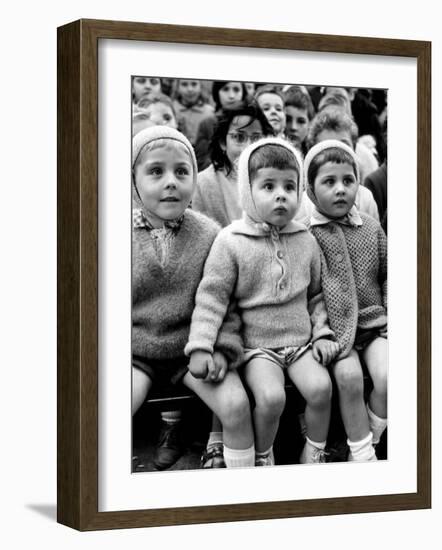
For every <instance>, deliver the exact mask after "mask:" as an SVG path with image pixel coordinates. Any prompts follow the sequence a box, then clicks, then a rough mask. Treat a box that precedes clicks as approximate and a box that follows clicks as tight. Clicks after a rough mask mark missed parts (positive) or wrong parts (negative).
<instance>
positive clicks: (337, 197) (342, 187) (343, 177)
mask: <svg viewBox="0 0 442 550" xmlns="http://www.w3.org/2000/svg"><path fill="white" fill-rule="evenodd" d="M313 190H314V193H315V196H316V199H317V201H318V204H319V207H320V210H321V211H322V212H324V214H326V215H327V216H329V217H330V218H342V216H345V215H346V214H347V212H348V211H349V210H350V208H351V207H352V206H353V205H354V202H355V199H356V193H357V191H358V182H357V180H356V176H355V173H354V169H353V166H352V165H351V164H348V163H346V162H345V163H339V164H338V163H336V162H326V163H325V164H323V165H322V166H321V167H320V168H319V170H318V173H317V175H316V178H315V181H314V184H313Z"/></svg>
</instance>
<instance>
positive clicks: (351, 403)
mask: <svg viewBox="0 0 442 550" xmlns="http://www.w3.org/2000/svg"><path fill="white" fill-rule="evenodd" d="M333 375H334V377H335V379H336V384H337V386H338V393H339V405H340V409H341V416H342V421H343V423H344V427H345V431H346V432H347V437H348V440H347V443H348V446H349V448H350V454H349V460H350V461H353V460H354V461H369V460H376V455H375V452H374V448H373V444H372V443H373V435H372V433H371V431H370V427H369V424H368V414H367V409H366V407H365V402H364V377H363V373H362V367H361V363H360V361H359V356H358V354H357V352H356V351H355V350H352V351H351V352H350V355H348V357H346V358H345V359H341V360H340V361H336V363H335V364H334V365H333Z"/></svg>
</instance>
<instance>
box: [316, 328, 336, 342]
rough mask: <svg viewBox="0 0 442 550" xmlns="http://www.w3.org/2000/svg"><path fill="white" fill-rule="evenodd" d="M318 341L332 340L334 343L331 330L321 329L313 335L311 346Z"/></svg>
mask: <svg viewBox="0 0 442 550" xmlns="http://www.w3.org/2000/svg"><path fill="white" fill-rule="evenodd" d="M318 340H332V341H333V342H336V336H335V333H334V332H333V331H332V329H331V328H323V329H321V330H318V332H316V333H315V334H314V336H313V338H312V344H313V342H317V341H318Z"/></svg>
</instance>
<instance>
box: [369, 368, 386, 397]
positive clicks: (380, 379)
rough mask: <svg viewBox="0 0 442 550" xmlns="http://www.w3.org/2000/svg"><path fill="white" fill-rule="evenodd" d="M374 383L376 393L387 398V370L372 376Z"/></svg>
mask: <svg viewBox="0 0 442 550" xmlns="http://www.w3.org/2000/svg"><path fill="white" fill-rule="evenodd" d="M372 382H373V387H374V390H375V392H376V393H377V394H378V395H380V396H382V397H387V382H388V375H387V369H385V370H382V371H378V372H376V375H375V376H372Z"/></svg>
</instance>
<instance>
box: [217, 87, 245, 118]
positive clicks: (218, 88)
mask: <svg viewBox="0 0 442 550" xmlns="http://www.w3.org/2000/svg"><path fill="white" fill-rule="evenodd" d="M229 82H239V84H240V85H241V89H242V96H241V101H244V100H245V99H246V98H247V88H246V85H245V84H244V82H240V81H239V80H238V81H237V80H215V81H214V82H213V85H212V97H213V101H214V102H215V111H219V110H220V109H222V105H221V101H220V99H219V92H220V90H221V89H222V88H224V86H225V85H226V84H228V83H229Z"/></svg>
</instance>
